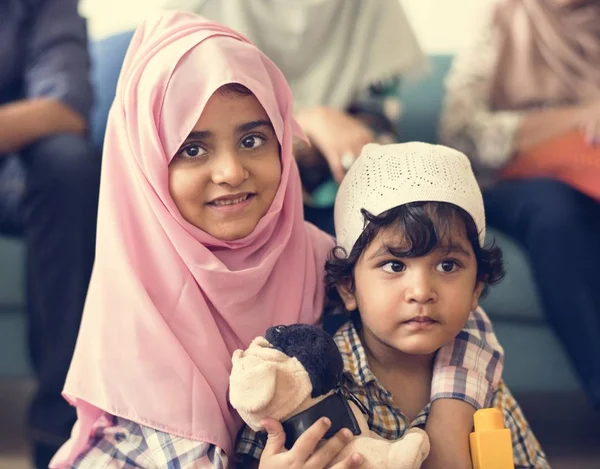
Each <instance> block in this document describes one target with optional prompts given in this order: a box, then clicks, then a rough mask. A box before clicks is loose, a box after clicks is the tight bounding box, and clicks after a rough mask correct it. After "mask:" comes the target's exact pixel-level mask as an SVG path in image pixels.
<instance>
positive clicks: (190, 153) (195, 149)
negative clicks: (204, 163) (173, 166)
mask: <svg viewBox="0 0 600 469" xmlns="http://www.w3.org/2000/svg"><path fill="white" fill-rule="evenodd" d="M205 153H206V150H204V148H202V147H201V146H200V145H198V144H196V143H191V144H189V145H187V146H185V147H183V148H182V149H181V151H180V152H179V154H180V155H181V156H183V157H184V158H198V157H199V156H202V155H204V154H205Z"/></svg>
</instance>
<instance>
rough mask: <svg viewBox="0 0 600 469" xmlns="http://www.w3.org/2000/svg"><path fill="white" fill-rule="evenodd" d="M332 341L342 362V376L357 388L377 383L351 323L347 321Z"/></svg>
mask: <svg viewBox="0 0 600 469" xmlns="http://www.w3.org/2000/svg"><path fill="white" fill-rule="evenodd" d="M334 340H335V342H336V344H337V346H338V349H339V351H340V353H341V355H342V360H343V361H344V374H345V375H347V376H348V377H349V378H350V379H351V380H352V381H354V383H356V384H357V385H358V386H362V387H364V386H366V385H367V384H369V383H372V382H375V383H378V382H377V378H376V377H375V375H374V374H373V372H372V371H371V369H370V368H369V362H368V360H367V354H366V352H365V349H364V347H363V345H362V343H361V341H360V337H359V336H358V331H357V330H356V327H355V326H354V322H353V321H348V322H347V323H346V324H344V325H343V326H342V327H341V328H340V329H339V330H338V331H337V332H336V334H335V336H334Z"/></svg>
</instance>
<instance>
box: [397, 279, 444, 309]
mask: <svg viewBox="0 0 600 469" xmlns="http://www.w3.org/2000/svg"><path fill="white" fill-rule="evenodd" d="M405 300H406V301H407V302H408V303H418V304H427V303H435V302H436V301H437V293H436V290H435V286H434V285H433V282H432V281H431V279H429V278H428V276H427V275H424V274H414V275H412V278H411V279H410V280H409V285H408V286H407V287H406V290H405Z"/></svg>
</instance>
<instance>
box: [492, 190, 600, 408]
mask: <svg viewBox="0 0 600 469" xmlns="http://www.w3.org/2000/svg"><path fill="white" fill-rule="evenodd" d="M484 199H485V205H486V214H487V219H488V223H489V225H490V226H493V227H495V228H497V229H498V230H500V231H503V232H504V233H506V234H508V235H510V236H512V237H513V238H515V239H517V240H518V241H520V242H521V244H522V245H523V246H524V247H525V249H526V251H527V252H528V254H529V256H530V260H531V264H532V267H533V273H534V275H535V278H536V281H537V284H538V286H539V290H540V295H541V298H542V303H543V307H544V310H545V311H546V314H547V316H548V320H549V322H550V324H551V325H552V327H553V328H554V330H555V331H556V333H557V335H558V337H559V338H560V339H561V341H562V343H563V344H564V346H565V348H566V351H567V353H568V355H569V356H570V358H571V361H572V363H573V364H574V366H575V369H576V371H577V373H578V375H579V376H580V378H581V380H582V383H583V386H584V389H585V390H586V392H587V393H588V395H589V396H590V397H591V399H592V401H593V403H594V404H595V406H600V204H599V203H598V202H596V201H594V200H592V199H590V198H589V197H587V196H585V195H583V194H581V193H580V192H578V191H576V190H574V189H572V188H570V187H569V186H567V185H565V184H563V183H561V182H558V181H554V180H549V179H530V180H514V181H504V182H501V183H499V184H497V185H496V186H494V187H493V188H491V189H490V190H488V191H486V192H484ZM540 366H552V363H540Z"/></svg>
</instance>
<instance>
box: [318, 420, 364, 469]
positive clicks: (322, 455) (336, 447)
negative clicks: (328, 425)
mask: <svg viewBox="0 0 600 469" xmlns="http://www.w3.org/2000/svg"><path fill="white" fill-rule="evenodd" d="M353 438H354V435H353V434H352V432H351V431H350V430H348V429H347V428H344V429H343V430H340V431H339V432H337V433H336V434H335V435H334V436H333V437H331V438H330V439H329V440H327V442H326V443H325V444H324V445H323V446H321V447H320V448H319V449H318V450H317V451H315V452H314V454H313V455H312V456H311V457H310V458H309V459H308V461H307V462H308V464H309V465H310V467H315V468H321V467H329V463H331V461H333V460H334V459H335V458H336V456H337V455H338V454H339V453H340V451H342V450H343V449H344V448H345V447H346V445H347V444H348V443H350V442H351V441H352V439H353Z"/></svg>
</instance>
